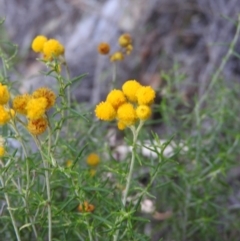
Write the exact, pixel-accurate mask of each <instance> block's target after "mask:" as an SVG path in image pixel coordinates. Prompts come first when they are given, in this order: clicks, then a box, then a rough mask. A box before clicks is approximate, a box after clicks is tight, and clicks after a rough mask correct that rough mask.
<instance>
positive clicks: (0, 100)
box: [0, 83, 14, 125]
mask: <svg viewBox="0 0 240 241" xmlns="http://www.w3.org/2000/svg"><path fill="white" fill-rule="evenodd" d="M9 100H10V94H9V91H8V88H7V86H6V85H3V84H1V83H0V125H4V124H6V123H7V122H8V121H10V119H11V118H12V117H13V116H14V113H13V110H11V109H9V108H8V102H9Z"/></svg>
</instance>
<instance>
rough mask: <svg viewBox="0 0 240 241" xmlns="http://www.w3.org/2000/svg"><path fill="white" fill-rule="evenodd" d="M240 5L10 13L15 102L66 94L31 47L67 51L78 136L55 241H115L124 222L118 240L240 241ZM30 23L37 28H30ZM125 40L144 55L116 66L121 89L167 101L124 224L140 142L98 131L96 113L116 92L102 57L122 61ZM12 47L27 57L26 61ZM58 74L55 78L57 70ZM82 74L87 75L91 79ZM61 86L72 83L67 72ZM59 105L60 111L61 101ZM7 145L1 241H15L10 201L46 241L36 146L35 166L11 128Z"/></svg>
mask: <svg viewBox="0 0 240 241" xmlns="http://www.w3.org/2000/svg"><path fill="white" fill-rule="evenodd" d="M237 3H238V1H237V0H230V1H227V0H223V1H220V0H217V1H215V0H211V1H205V0H193V1H190V0H189V1H188V0H186V1H173V0H170V1H169V0H168V1H166V0H151V1H148V4H146V3H145V1H143V0H142V1H141V0H140V1H139V0H133V1H131V2H130V1H125V0H123V1H122V0H121V1H120V0H106V1H104V0H103V1H84V0H81V1H80V0H79V1H72V0H71V1H62V0H60V1H59V0H58V1H57V0H56V1H50V2H48V3H45V2H43V1H42V0H34V1H31V3H29V1H24V0H21V1H15V0H10V1H1V2H0V14H1V16H2V17H5V18H6V20H5V23H4V25H1V30H0V33H1V43H0V45H1V59H2V60H3V62H2V63H1V82H2V83H4V84H6V83H7V84H8V87H9V89H10V90H11V93H12V94H13V95H16V94H22V93H27V92H28V93H29V92H33V90H36V89H37V88H38V87H40V86H43V85H44V86H48V87H51V88H52V89H53V90H54V91H56V90H57V86H58V85H57V78H53V75H52V74H53V73H57V71H55V72H54V71H53V70H54V68H51V69H47V70H46V66H45V65H44V64H43V63H42V62H41V61H36V57H37V55H36V54H35V53H33V52H32V51H31V50H30V46H31V42H32V39H33V38H34V37H35V36H36V35H38V34H39V33H41V34H44V35H46V36H49V38H57V39H59V40H60V42H61V43H62V44H63V45H64V47H65V57H66V60H67V63H68V66H69V70H70V73H71V75H70V80H72V84H71V108H70V109H69V115H68V116H67V120H64V121H66V123H67V126H68V131H67V132H66V129H65V130H64V129H63V131H64V133H65V134H64V135H62V136H61V138H58V139H57V142H55V144H56V147H54V149H55V150H54V151H55V154H54V155H55V159H56V162H57V163H58V166H57V167H54V166H50V168H49V169H48V171H49V173H50V174H51V179H50V180H51V181H50V186H51V190H52V192H51V200H52V202H51V207H52V237H53V240H112V235H113V234H114V232H115V230H114V226H113V224H114V223H115V220H116V217H119V216H120V215H121V216H122V217H123V216H124V217H125V219H124V221H125V222H124V223H125V224H124V225H126V226H122V228H123V229H125V230H126V232H123V233H120V235H119V239H120V240H153V241H155V240H169V241H170V240H194V241H195V240H223V241H225V240H226V241H227V240H236V241H238V240H239V234H240V231H239V227H240V220H239V218H238V217H239V214H240V211H239V208H240V192H239V186H240V182H239V180H240V166H239V148H238V145H239V143H238V142H239V130H240V128H239V116H240V115H239V114H240V113H239V88H240V87H239V46H240V45H239V38H238V34H236V27H237V18H238V14H239V12H240V5H239V4H237ZM26 13H27V15H28V17H23V16H25V15H26ZM43 16H44V17H43ZM125 32H128V33H130V34H131V36H132V39H133V46H134V48H133V51H132V53H131V55H129V56H126V57H125V59H124V61H121V62H119V63H117V64H118V66H117V73H116V74H117V75H116V86H117V87H118V88H120V86H121V85H122V84H123V82H125V81H126V80H127V79H137V80H138V81H139V82H140V83H142V84H144V85H151V86H152V87H154V88H155V89H156V90H157V99H156V101H155V104H154V113H153V118H152V120H150V121H148V122H147V123H146V125H145V126H144V128H142V131H141V133H140V134H139V140H138V147H137V162H136V165H135V170H134V173H133V187H135V188H133V189H132V190H131V193H130V195H129V197H128V199H127V208H128V209H127V210H126V212H124V213H120V210H121V209H120V206H119V204H120V203H121V195H122V192H123V190H124V188H125V186H124V185H125V178H126V172H127V168H128V166H127V165H126V162H127V161H128V160H129V158H130V153H131V150H130V149H129V146H130V145H131V141H132V140H131V136H130V133H129V132H128V131H126V130H125V131H124V132H120V131H118V130H116V127H115V125H112V124H106V123H100V122H99V121H96V120H95V118H94V117H93V116H94V115H93V110H94V105H95V104H96V103H98V102H100V101H102V100H104V99H105V97H106V95H107V93H108V91H109V88H106V86H108V87H110V85H111V81H112V76H113V75H112V66H111V67H110V63H109V59H108V58H106V56H101V55H99V54H98V53H97V46H98V44H99V43H101V42H108V43H109V44H110V45H111V48H112V49H113V50H114V51H115V50H117V49H118V48H119V46H118V37H119V36H120V35H121V34H122V33H125ZM234 36H236V41H235V42H234V43H233V42H232V40H233V39H234ZM11 42H13V43H16V44H17V45H18V49H19V51H18V54H17V55H16V53H17V48H16V46H15V45H13V44H11ZM231 43H232V45H231ZM229 50H231V51H230V55H229V56H228V57H229V58H227V60H228V61H227V62H226V63H225V65H224V66H223V67H222V68H221V69H220V70H221V71H220V73H219V74H218V75H217V78H215V84H214V85H213V86H212V87H211V91H210V92H209V93H208V95H207V96H206V98H205V99H204V102H203V103H202V104H201V108H199V109H198V108H197V112H196V106H197V105H196V104H197V103H199V100H200V99H201V98H202V96H204V94H205V93H206V89H207V88H208V87H209V84H210V85H211V81H212V79H213V77H214V76H216V73H217V70H218V68H219V66H221V63H223V61H225V59H226V58H225V57H226V54H227V53H228V52H229ZM4 66H7V68H8V71H7V72H6V71H5V70H6V69H4V68H3V67H4ZM54 66H55V67H57V65H54V63H53V66H52V67H54ZM50 67H51V66H50ZM55 70H57V68H56V69H55ZM47 71H49V72H47ZM51 71H53V72H51ZM39 72H41V74H38V73H39ZM84 73H87V74H86V75H85V76H84V78H82V77H83V76H82V75H83V74H84ZM62 75H63V76H66V69H65V68H64V67H63V68H62ZM63 79H64V81H65V80H66V79H67V78H65V77H63ZM57 104H59V105H60V104H61V102H59V99H58V101H57ZM59 110H60V109H56V111H59ZM50 113H51V116H52V118H56V119H52V120H54V121H56V120H57V121H58V123H61V122H60V119H59V118H60V117H59V115H58V114H57V113H59V112H57V113H56V112H54V111H52V112H51V111H50ZM64 128H65V127H64ZM56 130H57V127H56ZM20 131H23V130H22V129H20ZM23 133H25V132H24V131H23ZM1 135H2V136H3V137H4V141H3V144H4V145H3V146H4V148H5V150H6V151H7V155H8V157H9V156H11V160H12V161H11V165H10V166H8V167H7V168H5V169H3V168H2V170H1V175H3V178H4V180H3V181H1V182H2V183H4V184H8V185H6V186H4V185H2V189H1V191H0V201H1V209H0V214H1V216H0V223H1V226H0V227H1V230H0V239H1V240H15V232H14V229H13V226H12V222H11V219H10V216H9V212H8V210H7V203H6V197H5V194H6V193H7V195H8V196H9V200H10V202H11V207H12V209H11V211H12V213H13V214H14V216H15V219H16V226H17V227H18V228H19V234H20V236H21V237H22V240H45V239H46V237H47V235H48V234H47V233H48V231H47V230H48V221H47V219H48V218H47V215H46V213H47V211H46V210H47V208H48V203H47V202H46V200H47V199H46V192H45V191H44V190H45V189H46V187H45V184H44V185H43V183H45V182H44V181H43V180H44V179H43V178H44V172H45V171H46V168H44V167H43V166H42V161H41V157H40V153H39V152H37V147H36V145H34V143H33V142H31V141H30V142H29V145H28V152H29V157H28V159H29V160H28V162H26V158H24V156H23V152H22V148H21V147H20V146H19V143H18V142H17V141H15V139H16V136H15V135H14V134H13V133H12V131H11V130H9V129H8V128H7V127H6V126H4V127H1ZM124 136H125V141H123V138H124ZM23 138H24V141H28V140H29V138H30V137H28V135H27V134H26V133H25V134H24V136H23ZM41 140H42V139H41ZM47 140H48V139H47V138H46V141H47ZM45 143H46V142H45V141H43V144H44V145H45ZM126 143H127V144H126ZM91 153H95V154H97V155H98V156H99V160H100V162H99V164H98V165H96V166H91V165H89V164H88V163H89V161H87V160H88V159H87V157H88V156H89V154H91ZM4 161H5V159H3V163H4V165H5V164H6V163H5V162H4ZM26 163H29V170H30V179H31V182H30V188H31V190H32V191H31V192H30V193H29V200H31V202H29V205H28V211H29V214H31V215H30V216H29V217H32V219H33V222H34V223H35V224H36V231H37V233H38V235H39V236H38V238H35V237H34V232H33V231H32V230H33V228H32V227H31V220H30V219H29V218H28V217H27V215H26V209H25V208H24V207H25V206H26V205H25V206H24V200H25V199H24V197H25V195H26V189H22V190H20V189H19V188H18V187H19V186H22V185H23V186H24V185H25V184H26V180H27V177H26V165H27V164H26ZM49 163H52V159H49ZM49 163H48V164H49ZM1 165H2V164H1ZM21 192H22V193H21ZM121 235H125V236H121Z"/></svg>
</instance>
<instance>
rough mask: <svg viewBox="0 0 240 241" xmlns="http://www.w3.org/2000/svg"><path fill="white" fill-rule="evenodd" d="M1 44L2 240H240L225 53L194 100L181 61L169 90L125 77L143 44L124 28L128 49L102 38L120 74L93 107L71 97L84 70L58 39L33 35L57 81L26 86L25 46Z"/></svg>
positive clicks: (233, 105)
mask: <svg viewBox="0 0 240 241" xmlns="http://www.w3.org/2000/svg"><path fill="white" fill-rule="evenodd" d="M239 20H240V19H239ZM239 25H240V24H239ZM239 25H238V30H237V33H239V32H240V27H239ZM234 41H235V42H234ZM234 41H233V42H232V43H231V48H230V53H232V52H234V51H233V48H234V46H235V44H236V39H234ZM2 44H4V41H0V58H1V60H2V66H1V67H2V70H1V72H0V80H1V83H0V128H1V133H0V227H1V228H0V240H17V241H23V240H36V241H37V240H38V241H41V240H48V241H57V240H61V241H62V240H90V241H94V240H99V241H101V240H104V241H105V240H113V241H118V240H119V241H120V240H128V241H130V240H151V236H157V237H160V239H161V240H167V241H170V240H223V241H227V240H238V238H239V235H238V234H239V230H238V227H239V225H240V223H239V214H238V212H237V211H236V213H235V212H231V210H232V209H231V208H232V207H230V208H229V206H228V205H229V200H230V198H229V197H228V195H227V194H226V193H230V192H229V183H228V182H229V181H228V179H227V178H225V176H226V173H227V172H228V170H231V168H233V167H235V166H236V165H237V162H235V161H236V160H238V157H239V154H240V153H239V148H238V144H239V134H238V133H239V126H238V122H237V121H236V117H235V116H238V115H239V114H240V113H239V104H238V103H239V100H238V91H239V90H240V87H239V86H238V87H237V86H236V90H235V91H236V92H234V91H233V90H230V89H227V87H226V86H224V84H223V83H222V82H219V85H218V86H216V85H215V82H216V80H217V79H219V78H218V77H219V76H218V75H219V73H220V72H221V70H222V69H221V68H222V67H221V66H222V65H223V64H222V65H221V66H220V67H221V68H220V70H218V71H217V72H216V73H215V75H214V76H213V82H211V83H213V84H211V85H210V87H209V88H213V87H215V88H216V89H215V91H214V93H213V95H212V96H211V95H208V94H209V92H210V90H211V89H210V90H209V89H208V90H207V92H206V94H205V95H203V97H201V98H200V99H199V100H198V99H197V98H196V103H194V105H193V106H191V104H190V103H188V102H187V98H186V96H183V95H182V94H181V93H180V92H178V91H176V89H177V87H178V86H179V84H180V83H181V81H183V80H184V79H185V75H183V74H179V69H178V67H176V66H174V68H173V70H172V72H171V71H170V72H169V73H165V72H163V71H162V72H161V79H162V81H163V82H164V86H163V87H162V88H161V89H154V88H153V87H152V86H150V85H148V86H145V85H143V84H142V83H140V82H139V81H136V80H135V79H130V80H126V81H125V82H123V84H122V87H121V88H117V87H116V86H118V84H119V83H117V81H116V80H117V78H116V76H117V68H116V66H117V64H118V62H119V61H124V60H125V59H127V58H128V57H130V56H128V55H130V54H131V52H132V51H133V38H132V36H131V35H130V34H128V33H124V34H122V35H121V36H120V37H119V38H118V41H117V43H116V44H117V45H118V49H117V51H115V52H113V51H112V49H114V48H113V47H112V46H110V45H109V44H108V43H106V42H102V43H100V44H99V45H98V47H97V48H96V54H97V51H98V53H99V54H101V55H104V56H103V59H104V58H107V60H109V64H110V66H111V67H112V69H113V72H112V73H113V75H112V85H111V87H110V89H109V91H108V93H107V94H106V98H105V100H102V101H101V102H100V103H98V104H97V105H96V106H94V107H90V108H89V107H87V106H85V105H84V104H82V103H78V102H77V101H75V100H74V98H72V93H71V91H72V89H73V88H74V84H75V83H76V82H77V81H84V79H83V77H84V75H80V76H75V77H73V78H71V75H70V72H69V67H68V64H67V60H66V59H65V51H67V49H66V50H65V47H64V46H63V45H62V44H61V43H60V42H59V41H58V40H56V39H48V38H47V37H46V36H43V35H38V36H37V37H35V38H34V39H33V41H32V44H31V48H32V50H33V51H34V52H36V57H39V58H40V59H38V60H39V61H40V62H41V64H43V65H44V66H45V67H46V72H45V73H43V74H44V75H46V76H50V78H54V79H55V80H56V81H57V84H56V86H51V88H50V87H48V86H43V87H40V88H37V89H35V90H33V91H31V92H30V91H29V92H28V93H27V92H26V93H19V90H18V88H17V86H15V85H16V82H15V80H14V75H13V76H12V75H11V65H9V61H10V60H12V59H13V58H14V56H11V55H10V54H9V53H8V52H5V49H4V48H2ZM11 46H12V47H13V48H14V45H11ZM12 52H15V51H12ZM236 56H237V55H236ZM226 60H227V58H224V61H226ZM36 61H37V60H36ZM176 73H177V74H176ZM176 76H177V77H176ZM50 84H51V83H50ZM158 97H161V102H160V101H159V100H158V99H159V98H158ZM207 97H208V98H207ZM203 103H204V104H205V105H204V108H202V107H203ZM209 103H210V104H209ZM190 107H191V108H192V109H191V108H190ZM233 113H234V114H233ZM95 117H97V119H96V118H95ZM151 117H154V118H151ZM206 123H207V124H206ZM212 123H214V124H213V125H212V126H208V124H209V125H211V124H212ZM156 126H158V127H159V126H161V127H162V126H163V127H164V128H163V129H159V128H156ZM206 126H207V128H206ZM154 130H157V132H158V134H159V135H160V134H161V137H162V136H163V137H164V138H165V139H160V138H159V136H158V134H156V133H155V132H154ZM234 191H235V190H234ZM234 198H235V197H234ZM234 208H235V206H234ZM236 209H237V208H236ZM226 214H227V215H226ZM226 217H227V218H226ZM219 220H221V221H219ZM226 220H227V221H226ZM151 221H153V222H151ZM150 222H151V223H150ZM149 223H150V224H149ZM236 227H237V228H236ZM160 239H159V240H160Z"/></svg>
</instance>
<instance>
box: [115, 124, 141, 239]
mask: <svg viewBox="0 0 240 241" xmlns="http://www.w3.org/2000/svg"><path fill="white" fill-rule="evenodd" d="M143 124H144V121H140V123H139V125H138V128H137V129H135V127H134V126H131V127H130V129H131V131H132V133H133V143H132V156H131V161H130V168H129V172H128V175H127V183H126V188H125V190H124V193H123V198H122V204H123V207H124V209H125V207H126V202H127V197H128V193H129V189H130V184H131V181H132V176H133V170H134V163H135V154H136V146H137V145H136V144H137V138H138V134H139V131H140V130H141V128H142V126H143ZM120 220H121V219H120V218H117V220H116V222H115V224H117V223H119V222H120ZM118 236H119V229H117V230H116V232H115V234H114V238H113V240H114V241H117V240H118Z"/></svg>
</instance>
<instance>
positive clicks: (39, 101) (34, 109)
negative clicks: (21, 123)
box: [26, 97, 48, 120]
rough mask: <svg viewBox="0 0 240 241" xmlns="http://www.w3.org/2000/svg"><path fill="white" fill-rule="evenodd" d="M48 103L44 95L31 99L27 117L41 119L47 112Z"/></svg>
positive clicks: (27, 108) (27, 107)
mask: <svg viewBox="0 0 240 241" xmlns="http://www.w3.org/2000/svg"><path fill="white" fill-rule="evenodd" d="M47 104H48V102H47V99H46V98H44V97H40V98H33V99H31V100H29V101H28V103H27V106H26V110H27V117H28V118H29V119H31V120H37V119H39V118H40V117H42V116H43V114H44V113H45V111H46V107H47Z"/></svg>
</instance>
